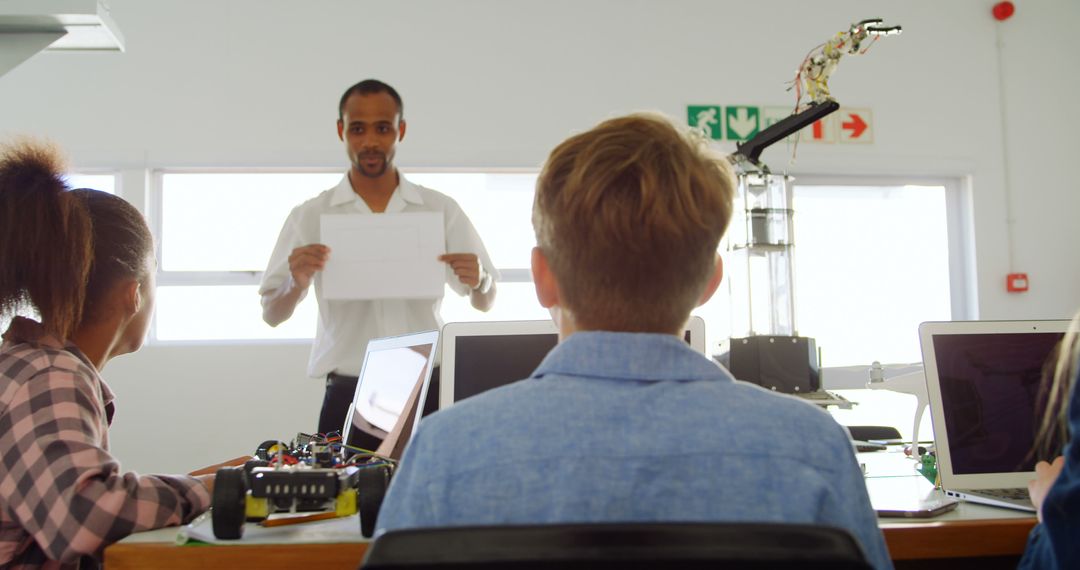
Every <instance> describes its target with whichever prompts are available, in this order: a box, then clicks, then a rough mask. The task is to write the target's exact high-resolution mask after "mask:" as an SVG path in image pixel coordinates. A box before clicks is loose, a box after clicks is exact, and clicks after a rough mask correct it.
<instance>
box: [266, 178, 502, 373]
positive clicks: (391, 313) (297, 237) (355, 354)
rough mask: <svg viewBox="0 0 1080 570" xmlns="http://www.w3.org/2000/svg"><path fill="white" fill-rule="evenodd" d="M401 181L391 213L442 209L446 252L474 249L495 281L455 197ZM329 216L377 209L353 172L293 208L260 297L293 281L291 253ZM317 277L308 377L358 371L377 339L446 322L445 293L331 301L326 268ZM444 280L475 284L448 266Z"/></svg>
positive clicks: (461, 287) (458, 286)
mask: <svg viewBox="0 0 1080 570" xmlns="http://www.w3.org/2000/svg"><path fill="white" fill-rule="evenodd" d="M398 180H399V184H398V187H397V188H396V189H395V190H394V193H393V194H392V195H391V196H390V202H389V203H388V204H387V205H386V213H397V212H442V213H443V222H444V225H445V227H446V251H447V253H475V254H476V255H477V256H478V257H479V258H480V264H481V266H482V267H483V268H484V269H485V270H487V271H488V272H489V273H491V276H492V278H493V279H498V277H499V273H498V270H497V269H496V268H495V265H494V264H493V263H492V262H491V258H490V257H489V256H488V253H487V249H485V248H484V243H483V242H482V241H481V240H480V235H479V234H477V233H476V228H474V227H473V225H472V222H470V221H469V218H468V217H467V216H466V215H465V212H463V211H462V209H461V206H458V204H457V202H455V201H454V200H453V199H452V198H450V197H449V196H446V195H445V194H441V193H439V192H436V191H434V190H431V189H430V188H424V187H423V186H418V185H416V184H413V183H412V182H409V181H408V180H406V179H405V176H404V175H401V174H400V173H399V175H398ZM323 214H368V215H374V213H373V212H372V211H371V208H369V207H368V205H367V203H366V202H364V200H363V199H362V198H360V196H358V195H357V194H356V193H355V192H354V191H353V189H352V184H351V183H350V182H349V175H348V174H347V173H346V175H345V176H344V177H343V178H342V179H341V182H339V183H338V185H337V186H335V187H333V188H331V189H329V190H327V191H325V192H323V193H321V194H319V195H318V196H316V197H314V198H312V199H310V200H308V201H307V202H304V203H303V204H300V205H299V206H297V207H295V208H293V211H292V212H291V213H290V214H289V217H288V218H287V219H286V220H285V225H284V226H283V227H282V228H281V234H279V235H278V241H277V245H276V246H274V253H272V254H271V255H270V263H269V264H267V267H266V273H264V274H263V279H262V283H261V284H260V286H259V294H260V295H261V294H265V293H269V292H272V291H274V290H276V289H278V288H279V287H281V286H282V285H283V284H284V283H285V282H286V280H288V279H292V276H291V274H290V273H289V254H291V253H292V250H293V249H295V248H297V247H301V246H305V245H309V244H313V243H319V239H320V237H319V236H320V232H319V219H320V217H321V216H322V215H323ZM374 278H378V276H374ZM314 282H315V299H316V301H317V302H318V304H319V323H318V326H317V328H316V330H315V343H314V345H312V347H311V359H310V360H309V362H308V375H309V376H311V377H312V378H318V377H322V376H326V375H327V374H328V373H330V372H336V373H338V374H344V375H348V376H357V375H359V373H360V366H361V364H362V361H363V357H364V348H365V347H366V346H367V342H368V341H369V340H371V339H373V338H381V337H386V336H394V335H400V334H406V333H412V332H418V331H425V330H433V329H438V328H441V327H442V318H441V317H440V316H439V307H440V306H441V305H442V297H441V296H440V297H438V298H435V299H382V300H375V301H351V300H350V301H345V300H332V301H328V300H326V299H325V298H323V294H322V274H321V273H316V274H315V279H314ZM446 283H447V284H448V285H450V288H451V289H453V290H454V291H456V292H457V293H458V294H459V295H463V296H464V295H468V294H469V293H470V289H469V286H468V285H465V284H464V283H462V282H461V281H459V280H458V278H457V277H456V276H455V275H454V272H453V270H451V269H450V267H449V266H447V267H446ZM304 294H305V295H306V294H307V292H306V291H305V292H304Z"/></svg>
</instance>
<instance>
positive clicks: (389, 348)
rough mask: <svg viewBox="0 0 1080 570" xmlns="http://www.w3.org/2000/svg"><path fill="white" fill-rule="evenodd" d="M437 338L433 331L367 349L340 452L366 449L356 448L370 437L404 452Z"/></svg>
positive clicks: (372, 343)
mask: <svg viewBox="0 0 1080 570" xmlns="http://www.w3.org/2000/svg"><path fill="white" fill-rule="evenodd" d="M438 338H439V333H438V331H427V332H422V333H415V334H408V335H402V336H396V337H388V338H378V339H374V340H372V341H370V342H369V343H368V345H367V349H366V352H365V354H364V364H363V367H362V368H361V369H360V376H359V378H358V380H357V383H356V392H355V393H354V395H353V402H352V406H351V407H350V408H349V414H348V417H347V418H346V420H345V426H344V427H343V429H342V434H343V435H344V443H345V445H346V446H349V447H352V448H354V449H355V448H361V449H366V448H367V445H370V444H367V445H365V444H362V443H361V442H367V441H371V440H372V437H374V438H377V439H379V440H385V441H384V443H386V442H389V448H395V451H396V452H400V451H401V450H402V449H403V448H404V445H405V444H406V443H408V441H409V440H410V439H411V438H412V434H413V432H414V431H415V427H416V425H417V424H418V423H419V422H420V415H421V414H420V413H418V408H419V406H420V402H423V401H424V399H425V398H426V397H427V390H428V385H429V383H430V381H431V371H432V365H433V362H434V360H435V350H436V343H437V341H438ZM391 440H393V441H391ZM398 442H400V445H398ZM369 451H370V450H369ZM395 455H396V453H394V454H391V457H393V458H394V459H398V458H399V457H395Z"/></svg>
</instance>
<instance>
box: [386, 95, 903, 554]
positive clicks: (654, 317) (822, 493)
mask: <svg viewBox="0 0 1080 570" xmlns="http://www.w3.org/2000/svg"><path fill="white" fill-rule="evenodd" d="M733 194H734V182H733V179H732V174H731V168H730V166H729V164H728V161H727V160H726V159H724V158H722V157H719V156H716V155H714V154H713V153H712V152H711V151H710V150H709V149H708V147H707V145H706V142H705V141H704V140H702V139H700V138H699V137H697V136H695V135H692V134H690V133H689V132H685V131H683V130H680V129H678V128H676V127H675V126H673V125H672V123H671V122H669V121H668V120H666V119H664V118H663V117H660V116H655V115H644V114H639V115H630V116H626V117H620V118H616V119H611V120H608V121H605V122H603V123H601V124H600V125H598V126H597V127H595V128H593V129H592V130H590V131H588V132H585V133H582V134H579V135H576V136H573V137H571V138H569V139H568V140H566V141H565V142H563V143H562V144H560V145H559V146H558V147H556V148H555V150H553V151H552V153H551V156H550V157H549V158H548V160H547V163H546V164H545V165H544V168H543V171H542V172H541V173H540V177H539V179H538V181H537V184H536V199H535V202H534V205H533V226H534V228H535V230H536V239H537V244H538V245H537V247H536V248H534V249H533V253H532V269H533V281H534V283H535V285H536V294H537V298H538V299H539V300H540V303H541V304H542V305H543V306H544V307H547V308H549V309H551V310H552V316H553V318H554V319H555V321H556V323H557V324H558V326H559V331H560V339H561V342H560V344H559V345H558V346H557V347H556V348H555V349H553V350H552V351H551V353H550V354H548V356H547V357H546V358H545V359H544V361H543V362H542V363H541V364H540V366H539V367H538V368H537V369H536V371H535V372H533V374H532V376H531V377H530V378H528V379H525V380H522V381H520V382H515V383H513V384H510V385H508V386H504V387H501V388H497V389H494V390H491V391H489V392H485V393H483V394H480V395H478V396H475V397H473V398H469V399H467V400H464V401H462V402H460V403H458V404H455V405H454V407H453V408H451V409H448V410H445V411H441V412H439V413H437V414H434V415H432V416H430V417H428V418H427V419H425V420H424V422H423V423H422V424H421V426H420V429H419V431H418V432H417V435H416V438H415V439H414V440H413V442H412V443H411V444H410V446H409V447H408V449H407V450H406V453H405V457H404V458H403V460H402V462H401V467H400V470H399V471H398V473H397V475H396V476H395V478H394V480H393V482H392V484H391V487H390V490H389V493H388V495H387V498H386V502H385V503H384V504H383V507H382V510H381V511H380V516H379V528H380V531H382V530H390V529H397V528H410V527H433V526H451V525H492V524H535V523H582V522H661V521H668V522H722V521H747V522H750V521H754V522H792V523H813V524H822V525H829V526H836V527H841V528H844V529H846V530H848V531H849V532H851V533H852V534H853V535H854V536H855V537H856V538H857V539H858V541H859V542H860V544H861V545H862V548H863V550H864V552H865V553H866V555H867V557H868V559H869V560H870V562H871V563H872V564H873V565H874V566H875V567H878V568H890V567H891V566H892V564H891V562H890V561H889V557H888V552H887V550H886V548H885V544H884V540H883V538H882V535H881V532H880V530H878V526H877V519H876V516H875V514H874V511H873V510H872V509H871V508H870V503H869V499H868V497H867V493H866V486H865V484H864V483H863V477H862V472H861V470H860V469H859V466H858V464H857V463H856V461H855V458H854V455H853V453H852V449H851V445H850V443H849V440H848V436H847V434H846V432H845V431H844V429H843V428H842V427H840V425H839V424H837V423H836V422H835V421H833V420H832V418H830V417H829V416H828V415H827V414H826V413H824V412H822V411H821V410H819V409H817V408H816V407H815V406H812V405H810V404H807V403H805V402H802V401H799V400H797V399H795V398H792V397H789V396H784V395H778V394H774V393H770V392H768V391H766V390H763V389H761V388H759V387H757V386H753V385H750V384H745V383H740V382H736V381H735V380H734V379H733V378H732V377H731V375H730V374H729V373H728V372H727V371H726V370H724V369H723V368H722V367H720V366H718V365H717V364H716V363H714V362H713V361H711V360H709V359H708V358H707V357H705V356H703V355H701V354H700V353H697V352H695V351H694V350H693V349H691V348H690V347H689V346H687V345H686V343H684V342H683V341H682V340H681V339H680V338H679V336H678V335H679V333H680V332H681V331H682V329H683V325H684V323H685V322H686V320H687V318H688V317H689V315H690V311H691V310H692V309H693V308H694V307H695V306H697V305H698V304H700V303H703V302H705V301H707V300H708V299H709V297H711V296H712V294H713V293H714V292H715V291H716V289H717V287H718V285H719V284H720V279H721V276H722V274H723V270H722V264H721V262H720V258H719V256H718V255H717V248H718V246H719V243H720V238H721V237H722V236H723V234H724V230H725V229H726V228H727V225H728V222H729V220H730V218H731V211H732V198H733Z"/></svg>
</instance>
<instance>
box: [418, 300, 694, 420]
mask: <svg viewBox="0 0 1080 570" xmlns="http://www.w3.org/2000/svg"><path fill="white" fill-rule="evenodd" d="M683 339H684V340H686V343H687V344H689V345H690V346H691V347H693V348H694V349H695V350H697V351H699V352H705V321H704V320H703V319H702V318H701V317H696V316H695V317H691V318H690V320H689V321H688V322H687V324H686V329H685V331H684V333H683ZM558 342H559V335H558V331H557V330H556V328H555V324H554V323H552V322H551V321H485V322H468V323H447V324H446V326H444V327H443V333H442V369H441V377H440V386H439V408H440V409H443V408H447V407H449V406H451V405H453V403H454V402H458V401H461V400H463V399H465V398H468V397H471V396H475V395H477V394H480V393H481V392H486V391H488V390H490V389H492V388H498V387H499V386H503V385H506V384H510V383H512V382H516V381H518V380H522V379H524V378H528V377H529V376H530V375H532V373H533V371H535V370H536V367H537V366H539V365H540V362H541V361H542V360H544V357H545V356H547V353H548V352H550V351H551V349H552V348H555V345H556V344H558Z"/></svg>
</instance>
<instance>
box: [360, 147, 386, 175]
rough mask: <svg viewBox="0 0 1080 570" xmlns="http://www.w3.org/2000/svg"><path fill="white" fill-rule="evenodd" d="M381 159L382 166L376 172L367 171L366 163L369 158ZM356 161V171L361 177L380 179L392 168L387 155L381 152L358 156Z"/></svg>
mask: <svg viewBox="0 0 1080 570" xmlns="http://www.w3.org/2000/svg"><path fill="white" fill-rule="evenodd" d="M372 157H379V158H381V159H382V165H381V166H379V167H378V168H377V170H375V171H370V170H367V167H366V161H367V159H368V158H372ZM356 158H357V160H356V169H357V170H358V171H359V172H360V174H361V175H363V176H365V177H367V178H378V177H380V176H382V175H383V174H386V169H387V168H388V167H389V166H390V161H389V160H387V159H386V155H385V154H383V153H381V152H372V153H365V154H361V155H358V156H357V157H356Z"/></svg>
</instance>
